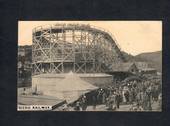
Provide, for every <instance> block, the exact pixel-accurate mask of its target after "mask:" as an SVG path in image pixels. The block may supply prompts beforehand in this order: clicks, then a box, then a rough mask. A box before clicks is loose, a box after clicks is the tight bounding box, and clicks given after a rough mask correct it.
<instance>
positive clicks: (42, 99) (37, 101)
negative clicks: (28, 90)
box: [17, 95, 66, 109]
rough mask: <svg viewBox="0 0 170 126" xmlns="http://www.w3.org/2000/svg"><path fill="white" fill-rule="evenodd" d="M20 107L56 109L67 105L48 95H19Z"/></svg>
mask: <svg viewBox="0 0 170 126" xmlns="http://www.w3.org/2000/svg"><path fill="white" fill-rule="evenodd" d="M17 101H18V104H19V105H50V106H52V109H55V108H57V107H59V106H61V105H63V104H65V103H66V101H65V100H61V99H57V98H55V97H51V96H46V95H18V100H17Z"/></svg>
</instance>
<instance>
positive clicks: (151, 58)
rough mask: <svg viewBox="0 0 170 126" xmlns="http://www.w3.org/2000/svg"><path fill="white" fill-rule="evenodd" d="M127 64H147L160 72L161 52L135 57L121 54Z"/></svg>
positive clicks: (124, 53)
mask: <svg viewBox="0 0 170 126" xmlns="http://www.w3.org/2000/svg"><path fill="white" fill-rule="evenodd" d="M122 53H123V55H124V56H125V59H126V61H127V62H147V63H149V64H150V65H151V67H153V68H155V69H156V70H158V71H159V72H162V51H156V52H148V53H147V52H146V53H141V54H138V55H136V56H132V55H130V54H128V53H126V52H122Z"/></svg>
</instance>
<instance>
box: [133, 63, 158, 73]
mask: <svg viewBox="0 0 170 126" xmlns="http://www.w3.org/2000/svg"><path fill="white" fill-rule="evenodd" d="M135 65H136V66H137V68H138V69H139V70H142V71H152V70H155V68H152V67H150V64H149V63H147V62H135Z"/></svg>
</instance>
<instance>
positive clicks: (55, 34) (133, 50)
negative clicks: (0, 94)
mask: <svg viewBox="0 0 170 126" xmlns="http://www.w3.org/2000/svg"><path fill="white" fill-rule="evenodd" d="M17 67H18V68H17V69H18V71H17V74H18V81H17V86H18V87H17V110H18V111H109V112H115V111H116V112H117V111H125V112H126V111H127V112H137V111H138V112H139V111H140V112H150V111H162V21H114V20H113V21H18V66H17Z"/></svg>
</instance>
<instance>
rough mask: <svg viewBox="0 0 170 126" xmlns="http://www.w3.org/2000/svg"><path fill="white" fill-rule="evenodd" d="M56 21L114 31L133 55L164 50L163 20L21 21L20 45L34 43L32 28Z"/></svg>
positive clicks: (119, 42)
mask: <svg viewBox="0 0 170 126" xmlns="http://www.w3.org/2000/svg"><path fill="white" fill-rule="evenodd" d="M55 23H80V24H89V25H92V26H96V27H99V28H101V29H105V30H107V31H109V32H111V33H112V35H113V36H114V38H115V39H116V40H117V44H118V45H119V47H120V49H121V50H122V51H125V52H127V53H129V54H132V55H137V54H140V53H145V52H155V51H160V50H162V21H19V22H18V45H31V44H32V29H33V28H35V27H37V26H41V25H48V24H55Z"/></svg>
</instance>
